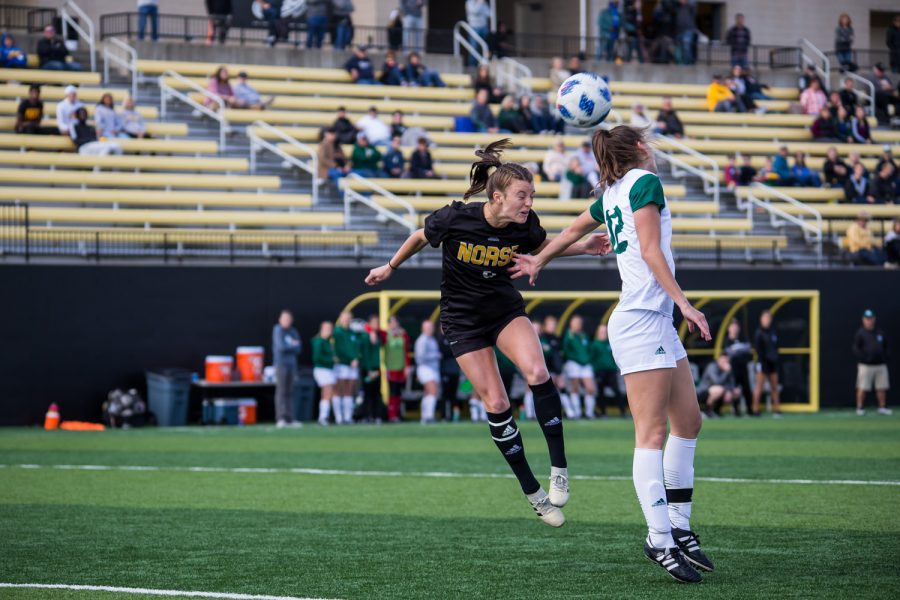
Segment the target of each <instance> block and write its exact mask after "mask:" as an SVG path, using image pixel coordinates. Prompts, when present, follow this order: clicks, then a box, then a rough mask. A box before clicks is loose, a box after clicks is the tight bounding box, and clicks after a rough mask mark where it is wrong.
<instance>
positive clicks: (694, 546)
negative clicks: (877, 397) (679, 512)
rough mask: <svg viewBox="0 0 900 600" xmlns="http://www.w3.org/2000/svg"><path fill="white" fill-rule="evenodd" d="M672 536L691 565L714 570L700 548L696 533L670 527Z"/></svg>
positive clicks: (705, 569)
mask: <svg viewBox="0 0 900 600" xmlns="http://www.w3.org/2000/svg"><path fill="white" fill-rule="evenodd" d="M672 537H673V538H675V543H676V544H678V547H679V548H680V549H681V553H682V554H683V555H684V557H685V558H686V559H688V560H689V561H690V562H691V564H692V565H694V566H695V567H697V568H698V569H703V570H704V571H714V570H715V567H714V566H713V564H712V561H711V560H709V559H708V558H707V557H706V555H705V554H703V551H702V550H701V549H700V538H699V537H697V534H696V533H694V532H693V531H690V530H688V529H678V528H677V527H673V528H672Z"/></svg>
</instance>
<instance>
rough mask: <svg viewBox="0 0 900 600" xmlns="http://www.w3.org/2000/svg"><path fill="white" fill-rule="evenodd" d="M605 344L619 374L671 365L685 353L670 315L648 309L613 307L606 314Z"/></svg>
mask: <svg viewBox="0 0 900 600" xmlns="http://www.w3.org/2000/svg"><path fill="white" fill-rule="evenodd" d="M609 344H610V346H611V347H612V353H613V358H614V359H615V360H616V365H617V366H618V367H619V371H621V372H622V375H627V374H628V373H635V372H637V371H650V370H652V369H674V368H675V363H676V362H677V361H679V360H681V359H682V358H684V357H686V356H687V352H685V350H684V346H683V345H682V344H681V340H680V339H679V338H678V332H677V331H676V330H675V325H674V324H673V323H672V317H667V316H666V315H664V314H662V313H658V312H655V311H652V310H626V311H622V312H619V311H616V310H614V311H613V313H612V316H611V317H610V318H609Z"/></svg>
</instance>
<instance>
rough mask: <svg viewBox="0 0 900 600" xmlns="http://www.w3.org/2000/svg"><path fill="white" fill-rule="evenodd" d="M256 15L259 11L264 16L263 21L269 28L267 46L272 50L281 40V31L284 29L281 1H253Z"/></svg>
mask: <svg viewBox="0 0 900 600" xmlns="http://www.w3.org/2000/svg"><path fill="white" fill-rule="evenodd" d="M253 4H254V8H253V11H254V14H256V11H257V9H258V10H259V12H260V13H261V15H262V19H263V21H265V22H266V25H267V27H268V35H267V36H266V46H268V47H269V48H272V47H274V46H275V44H276V43H278V41H279V40H280V39H281V37H282V35H281V34H280V31H279V30H280V29H281V28H283V24H282V23H283V21H282V20H281V0H253Z"/></svg>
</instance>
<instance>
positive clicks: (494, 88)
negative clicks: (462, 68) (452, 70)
mask: <svg viewBox="0 0 900 600" xmlns="http://www.w3.org/2000/svg"><path fill="white" fill-rule="evenodd" d="M472 87H473V88H474V89H475V97H478V92H480V91H481V90H487V93H488V102H489V103H491V104H497V103H499V102H500V100H502V99H503V90H502V89H501V88H500V86H498V85H494V81H493V79H491V69H490V67H488V66H487V65H481V66H480V67H478V70H477V71H476V72H475V77H474V78H473V79H472Z"/></svg>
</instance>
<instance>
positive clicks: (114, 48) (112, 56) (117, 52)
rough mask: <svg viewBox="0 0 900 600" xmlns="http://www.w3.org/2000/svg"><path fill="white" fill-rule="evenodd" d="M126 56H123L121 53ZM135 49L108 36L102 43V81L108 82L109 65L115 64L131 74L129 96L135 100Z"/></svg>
mask: <svg viewBox="0 0 900 600" xmlns="http://www.w3.org/2000/svg"><path fill="white" fill-rule="evenodd" d="M123 53H124V54H125V55H126V56H127V58H123V56H122V54H123ZM137 60H138V55H137V50H135V49H134V48H132V47H131V46H129V45H128V44H126V43H125V42H123V41H122V40H120V39H118V38H110V39H108V40H106V43H104V44H103V83H105V84H107V85H108V84H109V82H110V81H109V67H110V65H117V66H119V67H121V68H123V69H125V70H126V71H128V73H130V75H131V97H132V98H134V100H135V101H137V97H138V70H137Z"/></svg>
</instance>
